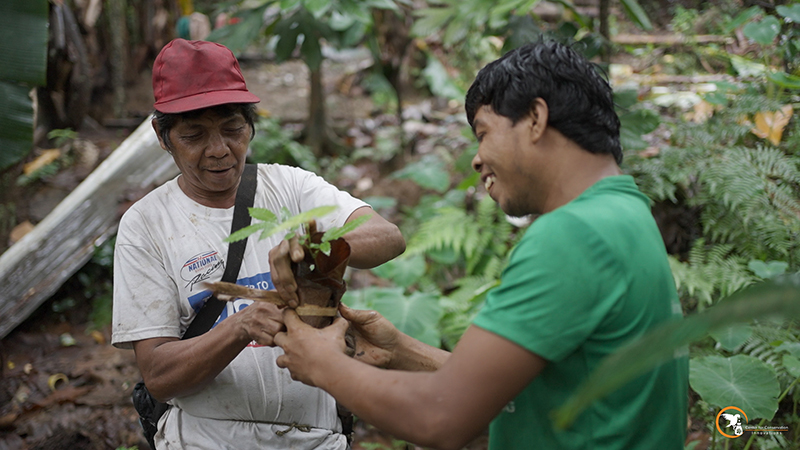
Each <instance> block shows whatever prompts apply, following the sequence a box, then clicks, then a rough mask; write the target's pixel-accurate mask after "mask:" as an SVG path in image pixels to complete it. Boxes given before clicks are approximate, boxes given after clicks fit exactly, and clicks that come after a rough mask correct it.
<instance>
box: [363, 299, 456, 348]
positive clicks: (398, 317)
mask: <svg viewBox="0 0 800 450" xmlns="http://www.w3.org/2000/svg"><path fill="white" fill-rule="evenodd" d="M395 292H397V293H399V295H392V296H382V297H379V298H377V299H375V300H373V302H372V307H373V308H374V309H375V310H376V311H378V312H379V313H381V314H382V315H383V316H384V317H386V319H388V320H389V321H390V322H392V323H393V324H394V326H396V327H397V329H398V330H400V331H402V332H403V333H405V334H407V335H409V336H411V337H413V338H414V339H417V340H419V341H422V342H424V343H426V344H428V345H432V346H434V347H438V346H440V345H441V336H440V335H439V330H438V329H437V327H436V325H437V324H438V323H439V319H441V317H442V313H443V312H442V307H441V306H440V305H439V298H438V297H437V296H436V295H433V294H428V293H422V292H415V293H413V294H411V295H409V296H405V295H403V294H402V291H395Z"/></svg>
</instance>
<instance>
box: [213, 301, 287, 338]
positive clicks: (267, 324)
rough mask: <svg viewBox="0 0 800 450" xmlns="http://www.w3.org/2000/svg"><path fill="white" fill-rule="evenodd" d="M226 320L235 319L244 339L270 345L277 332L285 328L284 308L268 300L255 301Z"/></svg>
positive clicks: (234, 321) (237, 328) (234, 322)
mask: <svg viewBox="0 0 800 450" xmlns="http://www.w3.org/2000/svg"><path fill="white" fill-rule="evenodd" d="M226 320H231V321H233V324H235V326H236V330H237V331H238V332H239V333H240V335H241V337H242V339H243V340H244V339H247V340H249V341H256V342H258V343H259V344H260V345H266V346H270V347H271V346H273V345H275V343H274V340H273V339H274V337H275V334H276V333H278V332H281V331H283V330H285V327H284V325H283V313H282V310H281V309H280V308H278V307H277V306H275V305H273V304H271V303H266V302H253V303H252V304H250V305H248V306H247V307H245V308H244V309H242V310H241V311H239V312H237V313H236V314H233V315H232V316H230V317H228V318H227V319H226Z"/></svg>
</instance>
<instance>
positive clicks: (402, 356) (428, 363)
mask: <svg viewBox="0 0 800 450" xmlns="http://www.w3.org/2000/svg"><path fill="white" fill-rule="evenodd" d="M449 357H450V352H447V351H445V350H442V349H439V348H436V347H432V346H430V345H427V344H425V343H422V342H420V341H418V340H416V339H414V338H412V337H410V336H408V335H406V334H400V335H399V342H398V345H397V346H396V347H395V348H394V350H393V353H392V359H391V361H390V363H389V365H388V366H387V369H394V370H408V371H412V372H430V371H435V370H438V369H439V368H440V367H442V365H443V364H444V362H445V361H447V358H449Z"/></svg>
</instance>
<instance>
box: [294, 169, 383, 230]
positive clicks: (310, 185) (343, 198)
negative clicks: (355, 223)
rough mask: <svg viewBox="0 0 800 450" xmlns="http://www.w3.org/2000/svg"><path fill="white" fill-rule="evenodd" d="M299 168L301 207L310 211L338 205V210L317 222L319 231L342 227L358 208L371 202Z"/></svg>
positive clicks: (302, 209)
mask: <svg viewBox="0 0 800 450" xmlns="http://www.w3.org/2000/svg"><path fill="white" fill-rule="evenodd" d="M295 170H297V171H298V172H299V173H298V177H299V178H300V179H299V181H300V209H301V211H308V210H310V209H313V208H317V207H319V206H330V205H335V206H337V207H338V208H337V210H336V211H335V212H333V213H332V214H329V215H328V216H326V217H323V218H321V220H320V222H319V223H317V228H318V229H319V231H326V230H329V229H331V228H336V227H341V226H342V225H344V223H345V222H346V221H347V218H348V217H350V215H351V214H352V213H353V211H355V210H357V209H358V208H361V207H364V206H367V207H369V204H367V203H366V202H364V201H362V200H359V199H357V198H355V197H353V196H352V195H350V194H349V193H348V192H346V191H343V190H340V189H339V188H337V187H336V186H334V185H332V184H330V183H328V182H327V181H325V180H324V179H323V178H322V177H320V176H319V175H316V174H314V173H312V172H308V171H305V170H300V169H295Z"/></svg>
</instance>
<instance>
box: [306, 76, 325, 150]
mask: <svg viewBox="0 0 800 450" xmlns="http://www.w3.org/2000/svg"><path fill="white" fill-rule="evenodd" d="M309 70H310V75H309V84H310V85H311V86H310V87H311V92H310V94H309V96H308V122H307V123H306V145H308V146H309V147H311V151H312V152H314V155H316V156H317V158H319V157H320V156H323V155H324V154H325V153H326V148H325V147H326V142H325V141H326V135H327V133H326V131H327V128H326V123H325V120H326V119H325V92H324V88H323V86H322V64H320V65H319V67H318V68H317V69H311V68H309Z"/></svg>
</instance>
